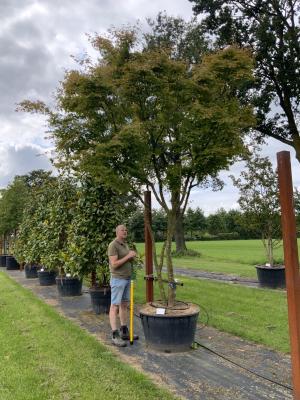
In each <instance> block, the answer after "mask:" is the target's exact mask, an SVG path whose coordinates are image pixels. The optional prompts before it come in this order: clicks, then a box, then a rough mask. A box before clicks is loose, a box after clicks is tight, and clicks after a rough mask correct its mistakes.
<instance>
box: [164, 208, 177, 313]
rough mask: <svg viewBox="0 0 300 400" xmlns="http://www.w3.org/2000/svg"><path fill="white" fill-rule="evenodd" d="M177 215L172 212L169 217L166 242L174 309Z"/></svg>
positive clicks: (169, 289)
mask: <svg viewBox="0 0 300 400" xmlns="http://www.w3.org/2000/svg"><path fill="white" fill-rule="evenodd" d="M175 226H176V214H173V213H172V211H170V213H169V215H168V229H167V240H166V261H167V270H168V306H169V307H173V306H174V304H175V297H176V283H175V279H174V271H173V262H172V256H171V253H172V238H173V235H174V232H175Z"/></svg>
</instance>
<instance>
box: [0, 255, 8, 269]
mask: <svg viewBox="0 0 300 400" xmlns="http://www.w3.org/2000/svg"><path fill="white" fill-rule="evenodd" d="M6 257H7V254H1V255H0V267H4V268H6Z"/></svg>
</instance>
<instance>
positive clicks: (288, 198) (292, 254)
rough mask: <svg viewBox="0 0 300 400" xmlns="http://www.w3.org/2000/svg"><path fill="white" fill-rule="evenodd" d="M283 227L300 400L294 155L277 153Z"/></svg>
mask: <svg viewBox="0 0 300 400" xmlns="http://www.w3.org/2000/svg"><path fill="white" fill-rule="evenodd" d="M277 163H278V177H279V196H280V204H281V225H282V234H283V248H284V263H285V277H286V290H287V302H288V317H289V328H290V342H291V358H292V380H293V395H294V399H295V400H300V278H299V261H298V247H297V235H296V220H295V212H294V200H293V183H292V173H291V162H290V153H289V152H288V151H281V152H279V153H277Z"/></svg>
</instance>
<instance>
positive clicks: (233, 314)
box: [136, 272, 290, 352]
mask: <svg viewBox="0 0 300 400" xmlns="http://www.w3.org/2000/svg"><path fill="white" fill-rule="evenodd" d="M180 281H182V282H183V283H184V286H183V287H178V289H177V298H178V300H185V301H190V302H193V303H196V304H199V305H200V306H203V307H204V308H205V309H206V310H207V312H208V314H209V321H208V325H210V326H213V327H215V328H217V329H219V330H221V331H224V332H228V333H232V334H234V335H237V336H240V337H242V338H244V339H247V340H251V341H254V342H257V343H260V344H264V345H266V346H268V347H270V348H273V349H275V350H279V351H283V352H289V351H290V348H289V336H288V320H287V304H286V293H285V292H284V291H279V290H270V289H254V288H248V287H244V286H240V285H229V284H224V283H215V282H214V283H213V282H209V281H207V280H196V279H189V278H185V277H180ZM136 286H137V289H136V301H137V302H139V303H144V302H145V288H144V287H145V283H144V280H143V273H142V272H139V279H138V282H137V285H136ZM159 297H160V296H159V293H158V287H157V284H155V299H159ZM200 314H201V312H200ZM205 319H206V316H205V315H204V313H202V315H200V321H203V322H205Z"/></svg>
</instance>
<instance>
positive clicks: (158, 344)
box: [140, 306, 199, 352]
mask: <svg viewBox="0 0 300 400" xmlns="http://www.w3.org/2000/svg"><path fill="white" fill-rule="evenodd" d="M195 310H196V311H195ZM198 315H199V307H197V306H196V307H195V308H194V311H191V313H190V314H184V315H176V316H168V315H150V314H149V313H148V312H147V311H143V309H142V310H141V311H140V317H141V321H142V326H143V330H144V335H145V339H146V344H147V345H148V346H149V347H151V348H153V349H155V350H159V351H164V352H180V351H187V350H190V349H191V346H192V344H193V342H194V338H195V332H196V326H197V319H198Z"/></svg>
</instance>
